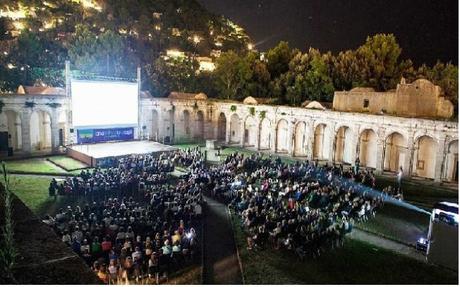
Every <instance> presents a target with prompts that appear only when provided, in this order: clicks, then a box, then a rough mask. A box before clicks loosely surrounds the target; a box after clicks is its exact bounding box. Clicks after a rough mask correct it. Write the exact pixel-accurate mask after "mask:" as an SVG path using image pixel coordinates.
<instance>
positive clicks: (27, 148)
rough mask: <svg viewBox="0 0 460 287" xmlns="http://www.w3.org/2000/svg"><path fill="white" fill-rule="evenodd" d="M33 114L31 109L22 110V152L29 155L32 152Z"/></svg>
mask: <svg viewBox="0 0 460 287" xmlns="http://www.w3.org/2000/svg"><path fill="white" fill-rule="evenodd" d="M31 114H32V112H31V110H30V109H29V108H25V109H23V110H22V117H21V134H22V151H23V152H24V153H26V154H29V153H30V152H31V151H32V145H31V142H30V116H31Z"/></svg>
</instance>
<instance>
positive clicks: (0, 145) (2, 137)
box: [0, 132, 8, 151]
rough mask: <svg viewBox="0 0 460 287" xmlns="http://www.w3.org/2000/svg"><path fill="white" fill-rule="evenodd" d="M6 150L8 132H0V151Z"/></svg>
mask: <svg viewBox="0 0 460 287" xmlns="http://www.w3.org/2000/svg"><path fill="white" fill-rule="evenodd" d="M7 150H8V132H0V151H7Z"/></svg>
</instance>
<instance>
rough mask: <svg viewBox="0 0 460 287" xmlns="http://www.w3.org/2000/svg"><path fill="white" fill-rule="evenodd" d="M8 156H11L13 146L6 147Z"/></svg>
mask: <svg viewBox="0 0 460 287" xmlns="http://www.w3.org/2000/svg"><path fill="white" fill-rule="evenodd" d="M8 156H13V148H12V147H9V148H8Z"/></svg>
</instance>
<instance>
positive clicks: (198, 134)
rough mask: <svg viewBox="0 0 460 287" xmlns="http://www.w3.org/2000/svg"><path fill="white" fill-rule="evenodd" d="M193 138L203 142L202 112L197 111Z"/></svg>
mask: <svg viewBox="0 0 460 287" xmlns="http://www.w3.org/2000/svg"><path fill="white" fill-rule="evenodd" d="M195 138H196V139H198V140H204V113H203V111H198V112H197V113H196V120H195Z"/></svg>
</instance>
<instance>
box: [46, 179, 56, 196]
mask: <svg viewBox="0 0 460 287" xmlns="http://www.w3.org/2000/svg"><path fill="white" fill-rule="evenodd" d="M53 180H54V178H53ZM48 192H49V196H50V197H54V201H56V199H57V197H56V186H55V185H54V184H53V182H50V186H49V187H48Z"/></svg>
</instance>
